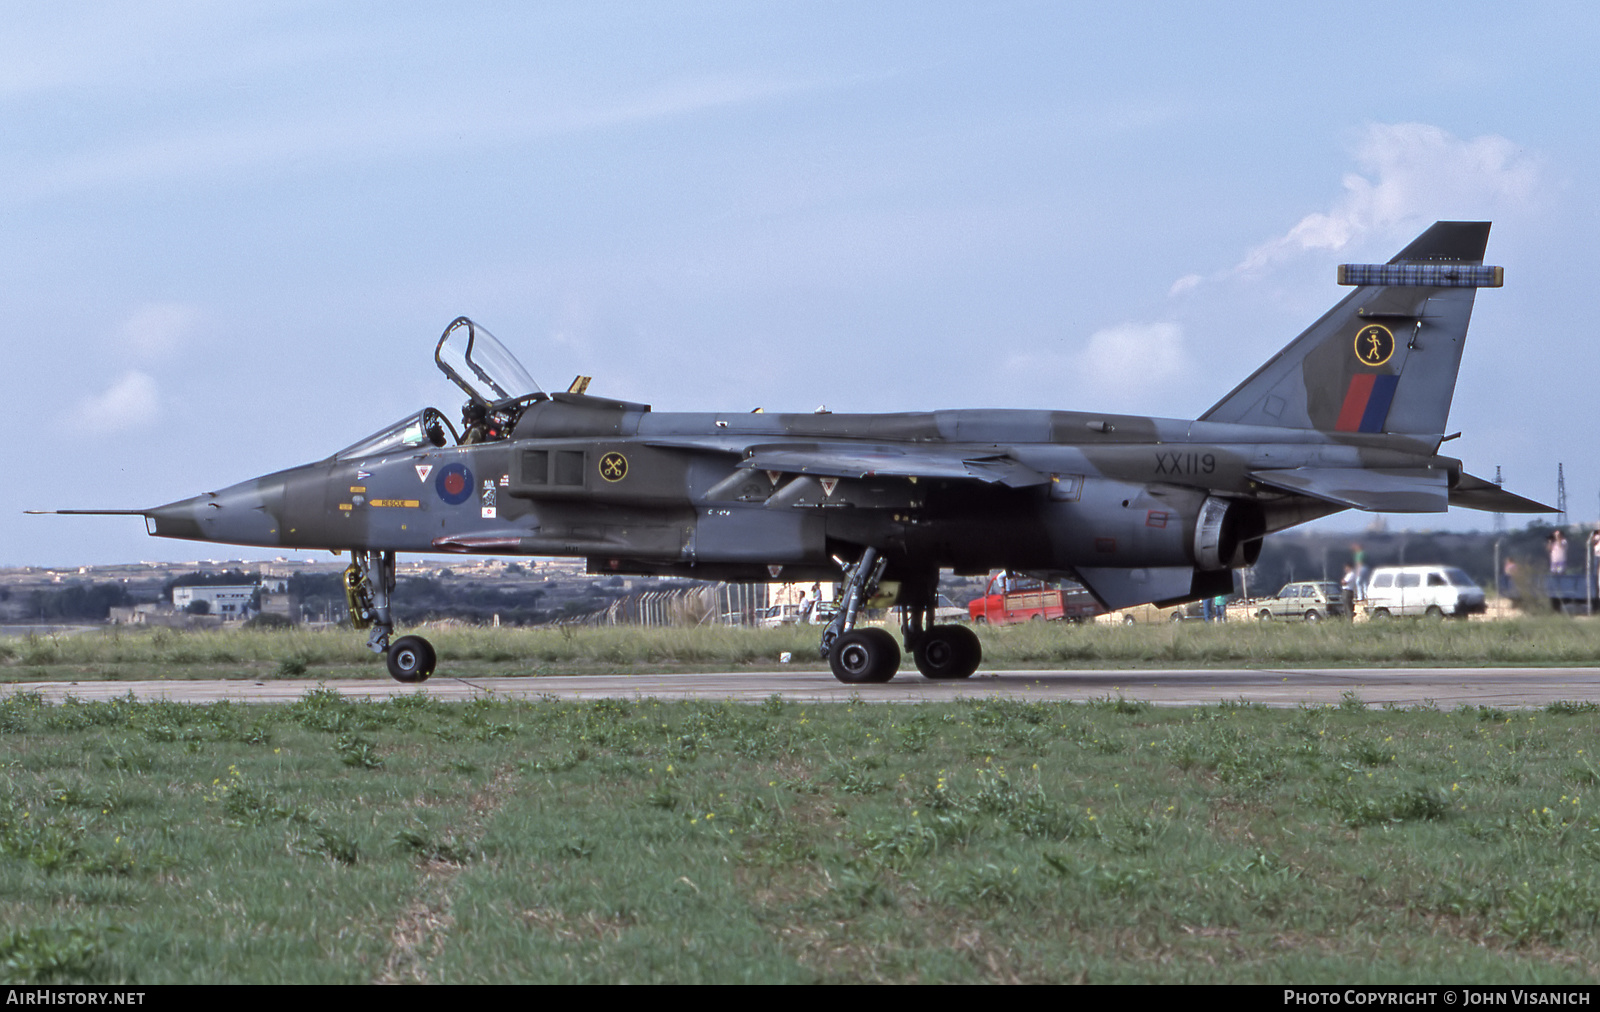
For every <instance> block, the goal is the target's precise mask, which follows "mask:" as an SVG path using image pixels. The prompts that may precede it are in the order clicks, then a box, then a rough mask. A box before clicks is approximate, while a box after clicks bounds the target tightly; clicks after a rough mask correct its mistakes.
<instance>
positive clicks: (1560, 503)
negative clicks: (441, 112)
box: [1556, 464, 1567, 527]
mask: <svg viewBox="0 0 1600 1012" xmlns="http://www.w3.org/2000/svg"><path fill="white" fill-rule="evenodd" d="M1556 512H1557V513H1560V514H1561V526H1562V527H1565V526H1567V474H1566V465H1565V464H1557V465H1556Z"/></svg>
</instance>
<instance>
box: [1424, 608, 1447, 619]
mask: <svg viewBox="0 0 1600 1012" xmlns="http://www.w3.org/2000/svg"><path fill="white" fill-rule="evenodd" d="M1427 617H1428V618H1431V619H1434V620H1436V621H1441V622H1442V621H1443V620H1444V609H1443V608H1441V607H1439V606H1438V605H1436V604H1430V605H1428V612H1427Z"/></svg>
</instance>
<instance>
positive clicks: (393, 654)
mask: <svg viewBox="0 0 1600 1012" xmlns="http://www.w3.org/2000/svg"><path fill="white" fill-rule="evenodd" d="M350 555H351V558H352V559H353V560H354V561H352V562H351V563H350V568H348V569H346V570H345V571H344V592H345V597H346V599H347V601H348V603H349V605H350V624H351V625H353V626H355V627H356V628H357V629H366V628H368V627H371V629H372V632H370V633H368V634H367V649H368V650H371V651H372V652H373V653H375V654H382V655H383V659H384V663H385V664H386V665H387V666H388V668H389V675H390V677H392V678H393V679H394V680H395V681H397V682H407V683H411V682H422V681H426V680H427V678H428V676H429V675H431V674H433V668H434V665H436V664H437V663H438V661H439V657H438V655H437V654H436V653H434V650H433V644H431V643H429V642H428V641H427V640H425V639H423V638H422V637H421V636H402V637H400V638H399V639H397V640H395V641H394V642H393V643H390V642H389V637H390V636H391V635H393V634H394V618H393V612H392V611H391V610H390V600H391V595H392V594H393V593H394V553H393V552H355V551H352V552H351V553H350Z"/></svg>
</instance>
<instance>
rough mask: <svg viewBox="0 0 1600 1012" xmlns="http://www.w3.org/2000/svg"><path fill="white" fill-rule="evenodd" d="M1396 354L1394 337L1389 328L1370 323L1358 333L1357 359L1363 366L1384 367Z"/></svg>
mask: <svg viewBox="0 0 1600 1012" xmlns="http://www.w3.org/2000/svg"><path fill="white" fill-rule="evenodd" d="M1393 354H1394V335H1393V334H1391V333H1390V332H1389V328H1388V327H1383V326H1379V325H1378V324H1376V323H1370V324H1368V325H1367V326H1365V327H1362V328H1361V329H1360V330H1358V331H1356V359H1357V360H1358V361H1359V362H1360V363H1361V364H1362V365H1382V364H1383V363H1385V362H1387V361H1389V356H1391V355H1393Z"/></svg>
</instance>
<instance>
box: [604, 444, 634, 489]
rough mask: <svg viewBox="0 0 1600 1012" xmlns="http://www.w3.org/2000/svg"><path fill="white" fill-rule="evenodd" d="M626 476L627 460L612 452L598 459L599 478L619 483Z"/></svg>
mask: <svg viewBox="0 0 1600 1012" xmlns="http://www.w3.org/2000/svg"><path fill="white" fill-rule="evenodd" d="M627 476H628V458H627V457H624V456H623V455H622V454H620V453H618V452H616V451H615V450H612V451H611V452H610V453H607V454H605V455H603V456H602V457H601V458H600V477H602V478H604V479H605V480H606V481H621V480H622V479H624V478H626V477H627Z"/></svg>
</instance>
